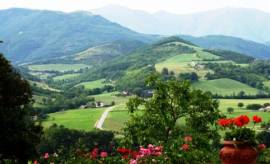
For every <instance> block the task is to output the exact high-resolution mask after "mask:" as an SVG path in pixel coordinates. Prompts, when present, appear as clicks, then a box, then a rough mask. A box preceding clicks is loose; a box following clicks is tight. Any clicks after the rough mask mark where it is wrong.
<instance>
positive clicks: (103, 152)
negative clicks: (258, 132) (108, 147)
mask: <svg viewBox="0 0 270 164" xmlns="http://www.w3.org/2000/svg"><path fill="white" fill-rule="evenodd" d="M107 156H108V153H107V152H106V151H102V152H101V153H100V157H101V158H106V157H107Z"/></svg>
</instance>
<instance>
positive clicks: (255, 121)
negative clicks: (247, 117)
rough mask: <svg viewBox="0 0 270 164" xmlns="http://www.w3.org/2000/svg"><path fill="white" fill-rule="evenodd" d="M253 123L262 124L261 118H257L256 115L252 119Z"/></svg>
mask: <svg viewBox="0 0 270 164" xmlns="http://www.w3.org/2000/svg"><path fill="white" fill-rule="evenodd" d="M252 119H253V122H254V123H260V122H262V118H260V117H258V116H257V115H255V116H253V117H252Z"/></svg>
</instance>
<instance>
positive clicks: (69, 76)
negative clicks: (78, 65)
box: [53, 73, 80, 81]
mask: <svg viewBox="0 0 270 164" xmlns="http://www.w3.org/2000/svg"><path fill="white" fill-rule="evenodd" d="M79 75H80V74H79V73H71V74H64V75H61V76H55V77H53V80H54V81H61V80H69V79H74V78H76V77H78V76H79Z"/></svg>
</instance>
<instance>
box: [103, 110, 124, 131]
mask: <svg viewBox="0 0 270 164" xmlns="http://www.w3.org/2000/svg"><path fill="white" fill-rule="evenodd" d="M128 119H129V114H128V111H127V110H113V111H111V112H110V113H109V115H108V117H107V118H106V120H105V122H104V125H103V127H104V129H106V130H112V131H121V129H122V128H123V127H124V124H125V122H126V121H128Z"/></svg>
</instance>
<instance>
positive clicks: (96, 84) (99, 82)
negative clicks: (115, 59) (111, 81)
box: [76, 79, 106, 89]
mask: <svg viewBox="0 0 270 164" xmlns="http://www.w3.org/2000/svg"><path fill="white" fill-rule="evenodd" d="M105 84H106V83H105V79H100V80H96V81H89V82H83V83H80V84H78V85H76V86H84V88H85V89H95V88H102V87H104V86H105Z"/></svg>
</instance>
